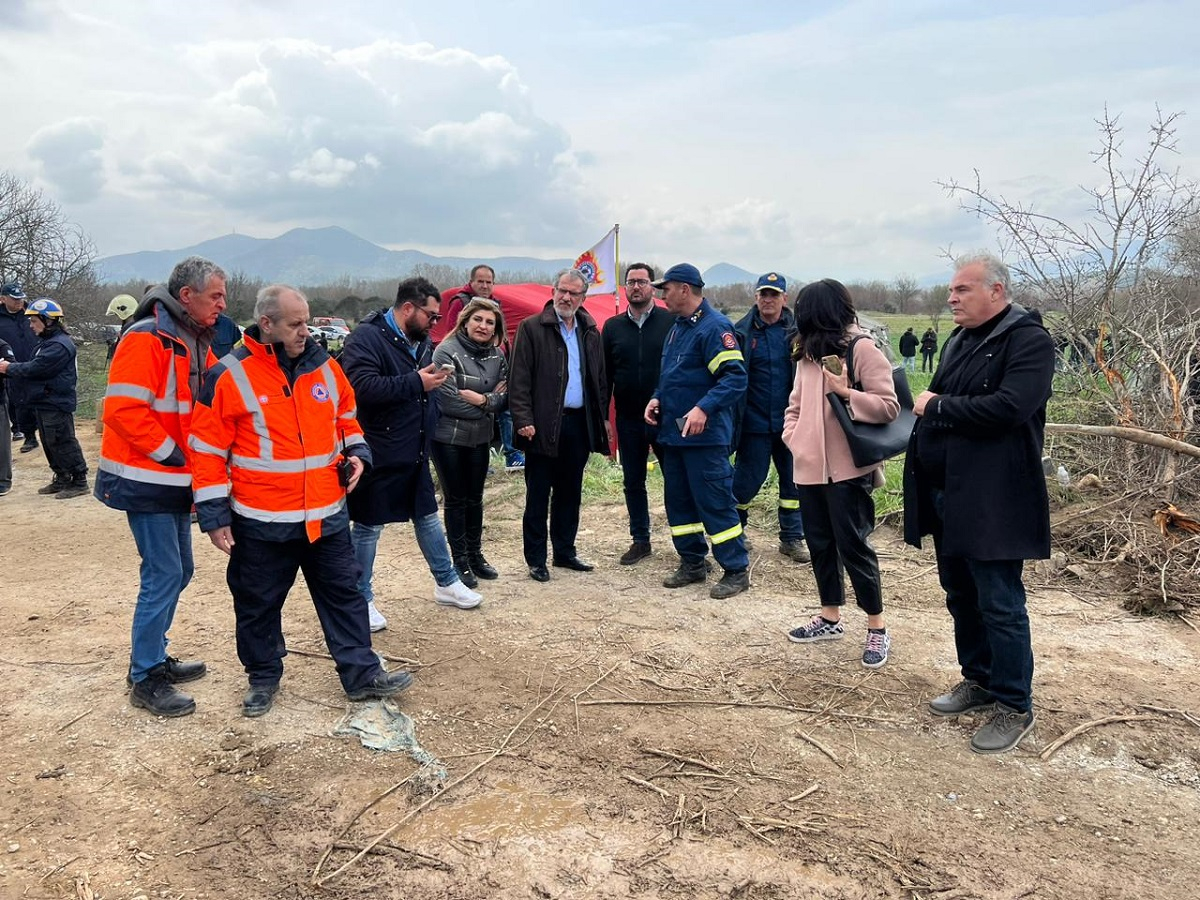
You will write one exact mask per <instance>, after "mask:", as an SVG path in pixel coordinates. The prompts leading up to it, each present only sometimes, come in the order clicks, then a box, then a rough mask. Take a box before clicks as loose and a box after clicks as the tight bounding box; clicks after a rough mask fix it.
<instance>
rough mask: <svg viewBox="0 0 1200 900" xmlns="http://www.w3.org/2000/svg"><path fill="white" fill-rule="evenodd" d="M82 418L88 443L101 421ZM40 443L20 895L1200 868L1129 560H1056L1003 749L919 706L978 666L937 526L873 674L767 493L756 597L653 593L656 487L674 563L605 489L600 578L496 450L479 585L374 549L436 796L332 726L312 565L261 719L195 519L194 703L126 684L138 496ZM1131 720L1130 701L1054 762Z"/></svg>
mask: <svg viewBox="0 0 1200 900" xmlns="http://www.w3.org/2000/svg"><path fill="white" fill-rule="evenodd" d="M80 435H81V437H82V438H83V440H84V443H85V449H86V450H87V451H88V453H89V457H90V458H92V459H95V458H96V456H97V452H98V443H99V442H98V436H97V435H96V434H95V433H94V431H93V430H92V425H91V423H90V422H81V423H80ZM15 467H16V483H15V486H14V488H13V491H12V493H11V494H10V495H8V496H7V497H5V498H3V499H0V523H2V537H3V539H2V540H0V579H2V583H3V598H4V599H3V602H2V603H0V630H2V631H3V633H4V634H6V635H7V638H6V639H5V640H4V643H3V649H2V650H0V672H2V673H3V675H4V680H3V684H2V686H0V735H2V741H0V773H2V774H3V779H4V780H3V782H0V835H2V839H0V896H2V897H5V898H9V897H11V898H18V897H21V898H59V897H68V898H103V900H118V898H121V900H133V898H146V900H149V898H155V897H164V898H189V900H191V898H275V897H282V898H299V897H319V896H324V897H330V898H358V897H364V898H365V897H370V898H379V897H404V898H409V900H423V898H464V900H465V898H584V897H589V898H590V897H598V898H617V897H636V898H669V897H688V898H690V897H699V898H709V897H734V898H793V897H794V898H877V897H901V898H911V900H918V898H940V900H949V898H975V897H978V898H1025V897H1032V898H1143V897H1155V898H1185V897H1186V898H1191V897H1194V896H1195V895H1196V891H1197V888H1196V883H1197V881H1198V880H1200V846H1198V845H1197V841H1196V836H1197V833H1198V832H1197V822H1198V821H1200V726H1198V725H1197V719H1196V716H1197V715H1200V702H1198V701H1197V696H1198V694H1200V666H1198V665H1197V663H1198V661H1200V634H1197V633H1196V632H1195V631H1193V630H1191V629H1189V628H1188V627H1187V626H1186V625H1185V624H1183V623H1181V622H1179V621H1177V620H1176V621H1171V620H1166V619H1141V618H1136V617H1134V616H1132V615H1130V614H1128V613H1126V612H1124V611H1122V610H1121V608H1120V602H1119V601H1120V598H1119V597H1114V596H1107V595H1106V594H1105V593H1104V583H1103V581H1101V582H1099V584H1098V585H1096V584H1093V585H1091V586H1090V587H1087V586H1085V585H1083V584H1081V583H1079V582H1076V581H1071V582H1065V581H1063V580H1062V579H1061V578H1060V577H1055V578H1050V577H1049V576H1048V574H1047V573H1046V571H1045V569H1044V568H1043V569H1042V570H1041V571H1039V572H1031V573H1030V576H1029V582H1030V586H1031V593H1030V611H1031V616H1032V619H1033V636H1034V650H1035V653H1036V655H1037V674H1036V677H1035V694H1036V703H1037V715H1038V725H1037V728H1036V730H1035V732H1034V733H1033V734H1032V735H1031V736H1030V737H1029V738H1028V739H1027V740H1026V741H1025V742H1024V744H1023V745H1022V746H1021V747H1020V748H1019V749H1018V750H1017V751H1015V752H1013V753H1011V754H1007V755H1004V756H1000V757H983V756H978V755H975V754H972V753H971V752H970V750H969V749H968V746H967V740H968V738H969V737H970V734H971V733H972V730H973V728H975V727H976V726H977V725H978V724H979V721H978V720H977V719H976V718H973V717H969V716H968V717H961V718H959V719H948V720H946V719H935V718H933V717H931V716H930V715H929V714H928V713H927V712H926V711H925V703H926V701H927V700H928V698H929V697H930V696H932V695H933V694H935V693H939V692H940V691H942V690H944V689H945V688H946V687H948V686H949V685H951V684H953V683H954V682H955V681H956V680H957V674H958V673H957V668H956V666H955V663H954V657H953V647H952V642H951V635H950V623H949V619H948V616H947V614H946V613H945V611H944V608H943V606H942V601H941V596H940V593H939V591H938V588H937V584H936V578H935V574H934V571H933V568H932V562H933V561H932V556H931V553H930V552H929V551H926V552H916V551H913V550H912V549H911V548H907V547H905V546H904V545H903V544H902V543H901V542H900V540H899V538H898V537H897V535H896V534H895V533H894V532H892V531H891V530H889V529H888V528H886V527H884V528H881V530H880V531H879V533H878V540H877V545H878V547H879V549H880V552H881V556H882V557H883V565H884V578H885V597H886V598H887V600H888V604H887V605H888V615H889V627H890V631H891V633H892V635H893V650H892V659H891V662H890V663H889V664H888V665H887V666H886V667H884V668H883V669H882V670H879V671H877V672H868V671H867V670H865V669H863V668H862V666H861V665H860V662H859V656H860V654H861V650H862V639H863V637H864V636H865V622H864V620H863V617H862V614H861V613H860V612H859V611H857V610H851V611H849V612H848V614H847V621H848V623H849V625H850V628H849V632H850V634H849V636H848V638H847V639H846V640H844V641H841V642H829V643H823V644H818V645H809V646H800V645H796V644H790V643H789V642H788V641H787V640H786V639H785V633H786V631H787V630H788V629H789V628H791V627H794V626H795V625H796V624H798V623H800V622H801V621H802V620H804V619H805V618H807V616H809V615H811V613H812V611H813V609H814V606H815V599H814V597H815V594H814V588H813V582H812V577H811V574H810V572H809V570H808V569H807V567H805V566H798V565H795V564H793V563H790V562H788V561H786V560H784V559H783V558H782V557H780V556H779V555H778V554H777V553H776V542H775V540H774V539H773V537H774V536H773V534H772V533H771V531H770V529H769V528H768V527H766V525H767V523H766V521H765V519H764V521H763V522H760V523H758V524H757V525H756V526H755V527H754V528H752V530H751V537H752V539H753V550H752V560H753V581H754V586H753V588H752V589H751V591H750V592H749V593H748V594H743V595H741V596H739V597H737V598H735V599H733V600H732V601H725V602H718V601H714V600H710V599H709V598H708V595H707V591H706V590H702V589H701V588H700V587H699V586H696V587H694V588H687V589H683V590H676V591H670V590H666V589H664V588H662V587H661V586H660V581H661V579H662V577H663V576H664V575H665V574H667V573H668V572H669V571H670V570H671V569H672V568H673V567H674V555H673V554H672V553H671V552H670V544H669V542H668V540H667V539H666V537H665V536H664V535H663V529H662V527H661V526H662V523H663V516H662V511H661V508H660V509H659V510H657V513H656V523H657V525H658V526H659V529H658V532H657V533H656V544H655V548H656V550H655V555H654V556H653V557H652V558H651V559H649V560H646V561H644V562H643V563H641V564H639V565H637V566H635V567H622V566H619V565H617V562H616V560H617V557H618V556H619V555H620V553H621V552H623V551H624V549H625V547H626V546H627V543H628V538H627V536H626V534H625V529H624V521H625V520H624V510H623V507H622V506H621V505H620V504H619V503H618V504H613V505H606V506H589V507H587V508H585V510H584V514H583V526H582V529H581V532H582V533H581V535H580V541H579V546H580V553H581V555H584V556H586V557H588V558H590V559H592V560H594V561H595V562H596V563H597V564H598V565H597V569H596V571H595V572H592V573H590V574H577V573H574V572H565V571H563V570H559V569H552V570H551V571H552V580H551V581H550V582H549V583H548V584H537V583H535V582H533V581H531V580H530V579H529V578H528V577H526V575H525V568H524V566H523V564H522V562H521V550H520V534H519V519H520V510H521V498H522V483H521V480H520V477H519V476H515V477H514V476H511V475H503V474H500V475H497V476H494V477H493V478H492V479H490V480H489V497H488V506H487V522H488V536H487V541H488V545H487V546H488V552H489V556H490V558H491V560H492V561H493V563H495V564H496V565H497V567H498V568H499V569H500V571H501V578H500V579H499V580H498V581H495V582H491V583H487V582H485V583H484V588H483V590H484V594H485V597H486V601H485V603H484V605H483V606H482V607H481V608H480V609H478V610H475V611H472V612H462V611H458V610H452V609H443V608H440V607H438V606H436V605H435V604H434V603H433V602H432V599H431V598H432V590H433V582H432V579H431V578H430V576H429V573H428V570H427V569H426V568H425V566H424V564H423V561H422V560H421V558H420V555H419V553H418V551H417V549H416V545H415V542H414V540H413V536H412V529H411V528H410V527H409V526H407V525H398V526H393V527H391V528H389V529H388V530H387V531H386V532H385V534H384V537H383V540H382V542H381V544H380V557H379V567H378V570H377V572H376V577H377V593H378V595H379V597H380V606H381V608H382V610H383V611H384V613H385V614H386V615H387V616H388V618H389V620H390V623H391V624H390V627H389V628H388V630H386V631H384V632H382V633H380V634H377V635H376V636H375V638H376V641H375V646H376V649H377V650H379V651H380V652H381V653H383V654H384V655H385V656H386V657H387V658H389V660H391V661H392V662H391V663H390V664H391V665H392V666H405V665H407V666H408V667H410V668H413V669H414V670H415V671H416V672H417V681H416V684H415V685H414V687H413V688H411V689H410V690H409V691H408V692H406V693H405V694H403V695H401V698H400V702H399V708H400V709H401V710H403V711H404V712H406V713H407V714H409V715H410V716H411V717H412V720H413V722H414V723H415V732H416V737H417V739H418V740H419V741H420V744H421V745H422V746H423V747H424V748H425V749H426V750H427V751H428V752H430V753H432V754H433V755H434V756H435V757H437V759H438V760H440V762H441V764H442V765H444V767H445V777H444V779H443V780H442V782H441V784H442V785H443V786H444V788H445V789H444V791H441V792H436V791H435V792H433V793H431V792H430V786H431V785H430V779H429V777H428V770H425V771H423V772H420V773H418V769H419V767H418V765H417V763H415V762H414V761H413V759H412V758H411V757H410V756H409V755H407V754H405V753H400V752H384V751H377V750H369V749H366V748H365V747H363V746H362V745H361V744H360V743H359V742H358V741H357V739H355V738H353V737H338V736H334V735H333V730H334V728H335V726H336V725H337V724H338V722H339V721H340V720H341V719H342V717H343V715H344V714H345V713H346V712H347V711H348V710H350V709H352V708H353V709H358V708H359V707H361V706H365V704H349V703H347V701H346V700H345V696H344V695H343V694H342V693H341V691H340V688H339V685H338V682H337V679H336V676H335V673H334V671H333V665H332V663H331V661H330V660H328V659H327V658H326V657H325V656H324V653H325V648H324V646H323V643H322V640H321V636H320V630H319V628H318V626H317V622H316V617H315V615H314V613H313V610H312V606H311V603H309V601H308V597H307V594H306V591H305V590H304V588H303V586H302V584H301V585H300V586H298V587H297V588H296V589H295V591H294V592H293V595H292V597H291V598H290V600H289V603H288V606H287V607H286V609H285V630H286V632H287V635H288V641H289V647H290V649H291V650H292V653H291V655H289V657H288V659H287V661H286V674H285V676H284V681H283V688H282V691H281V693H280V695H279V698H278V700H277V703H276V705H275V708H274V709H273V710H272V711H271V712H270V713H269V714H268V715H266V716H265V717H263V718H261V719H255V720H250V719H245V718H243V717H242V716H241V713H240V701H241V696H242V692H243V690H244V679H243V675H242V672H241V670H240V667H239V665H238V662H237V658H236V655H235V652H234V642H233V616H232V610H231V604H230V600H229V596H228V592H227V589H226V586H225V582H224V574H223V569H224V567H223V560H224V557H223V556H221V555H220V554H219V553H218V552H217V551H216V550H215V549H214V548H213V547H212V546H211V545H210V544H209V543H208V541H207V539H206V538H204V536H203V535H200V534H197V536H196V540H195V549H196V556H197V572H196V577H195V580H194V581H193V583H192V586H191V587H190V588H189V589H188V591H187V592H186V594H185V595H184V598H183V601H182V603H181V605H180V609H179V614H178V616H177V620H176V623H175V628H174V631H173V632H172V639H173V640H172V652H173V653H175V654H176V655H178V656H180V657H183V658H201V659H204V660H206V661H207V662H208V665H209V675H208V676H207V677H206V678H205V679H204V680H202V681H198V682H195V683H194V684H192V685H188V686H187V687H188V688H189V689H190V690H191V692H192V693H193V695H194V696H195V697H196V700H197V704H198V708H197V712H196V714H195V715H193V716H189V717H187V718H184V719H178V720H163V719H156V718H154V717H152V716H150V715H148V714H147V713H146V712H145V711H142V710H137V709H134V708H132V707H131V706H130V705H129V702H128V698H127V696H126V693H125V689H124V676H125V671H126V665H127V656H128V639H129V638H128V632H129V622H130V615H131V610H132V606H133V598H134V596H135V594H136V591H137V558H136V553H135V550H134V546H133V541H132V539H131V537H130V534H129V531H128V529H127V527H126V525H125V523H124V520H123V517H122V516H121V515H120V514H118V513H115V512H112V511H110V510H108V509H106V508H104V507H103V506H101V505H100V504H99V503H97V502H96V501H95V500H93V499H91V498H83V499H78V500H72V501H63V502H59V501H56V500H54V499H53V498H49V497H41V496H38V495H37V494H36V489H37V488H38V487H40V486H41V485H43V484H44V483H45V482H46V480H47V470H46V468H45V460H44V457H43V455H42V454H41V453H40V452H38V453H34V454H28V455H19V454H18V455H17V459H16V461H15ZM1063 577H1065V576H1063ZM1064 587H1065V588H1066V589H1064ZM1085 587H1087V589H1086V590H1085ZM401 660H410V661H413V662H412V663H403V662H401ZM1163 710H1176V711H1184V712H1186V713H1189V714H1190V715H1191V716H1192V719H1191V721H1190V722H1189V721H1188V720H1187V719H1186V718H1184V717H1182V716H1180V715H1178V714H1171V713H1168V712H1163ZM1108 716H1134V717H1136V718H1135V719H1134V720H1132V721H1122V722H1113V723H1107V724H1102V725H1098V726H1096V727H1093V728H1090V729H1088V730H1086V731H1085V732H1084V733H1083V734H1081V735H1080V736H1079V737H1078V738H1076V739H1075V740H1073V741H1071V742H1070V743H1068V744H1066V745H1065V746H1063V747H1062V748H1061V749H1059V750H1057V752H1055V753H1053V754H1052V755H1051V756H1050V757H1049V758H1047V759H1042V758H1041V756H1040V754H1041V753H1042V751H1044V750H1046V749H1047V748H1048V747H1049V746H1050V745H1051V743H1052V742H1053V741H1054V740H1055V739H1056V738H1058V737H1060V736H1061V735H1063V734H1064V733H1066V732H1068V731H1070V730H1071V729H1073V728H1075V727H1076V726H1079V725H1081V724H1084V723H1087V722H1091V721H1093V720H1096V719H1100V718H1103V717H1108ZM414 773H418V774H419V777H410V776H414ZM398 785H399V787H397V786H398ZM393 788H395V790H394V791H391V792H390V793H388V792H389V790H390V789H393ZM372 801H377V802H375V803H374V805H372V806H370V808H369V809H367V807H368V805H369V804H371V803H372ZM421 804H427V805H425V806H424V807H423V808H421ZM376 839H379V841H378V846H377V847H375V849H374V851H373V852H372V853H370V854H368V855H364V856H362V857H361V858H358V859H355V854H356V851H357V850H358V849H361V848H363V847H365V846H367V844H368V843H370V842H374V841H375V840H376ZM326 854H328V855H327V856H326ZM352 860H353V861H352ZM346 864H349V865H348V867H347V868H345V869H344V871H341V872H340V874H336V873H337V871H338V870H339V868H340V867H342V866H344V865H346ZM318 867H319V868H320V877H321V878H327V880H325V881H324V882H323V884H322V886H320V887H318V886H315V885H314V873H315V872H317V870H318ZM329 876H333V877H329Z"/></svg>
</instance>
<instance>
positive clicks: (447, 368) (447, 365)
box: [440, 363, 454, 375]
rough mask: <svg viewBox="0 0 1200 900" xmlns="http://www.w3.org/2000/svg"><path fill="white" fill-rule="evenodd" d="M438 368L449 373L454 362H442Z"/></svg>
mask: <svg viewBox="0 0 1200 900" xmlns="http://www.w3.org/2000/svg"><path fill="white" fill-rule="evenodd" d="M440 368H441V370H442V371H443V372H445V373H446V374H447V375H449V374H451V373H452V372H453V371H454V363H442V365H441V366H440Z"/></svg>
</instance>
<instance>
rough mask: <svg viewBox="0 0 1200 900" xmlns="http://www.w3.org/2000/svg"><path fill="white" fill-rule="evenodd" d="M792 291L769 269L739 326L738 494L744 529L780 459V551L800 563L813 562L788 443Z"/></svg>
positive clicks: (735, 493) (735, 483)
mask: <svg viewBox="0 0 1200 900" xmlns="http://www.w3.org/2000/svg"><path fill="white" fill-rule="evenodd" d="M786 294H787V281H786V279H784V277H783V276H782V275H780V274H778V273H776V272H768V273H767V274H766V275H764V276H762V277H761V278H760V279H758V286H757V287H756V289H755V292H754V297H755V305H754V306H753V307H752V308H751V309H750V312H748V313H746V315H745V316H743V317H742V319H741V320H740V321H739V322H738V323H737V325H735V326H734V329H735V330H736V331H737V336H738V341H739V342H740V343H741V345H742V353H743V354H745V357H746V370H747V377H748V384H747V387H746V402H745V405H744V409H743V412H742V421H741V436H740V438H739V440H738V445H737V459H736V460H735V462H734V467H733V496H734V499H736V500H737V504H738V516H739V517H740V518H741V520H742V525H743V527H744V526H745V524H746V518H747V512H748V511H749V509H750V503H751V501H753V500H754V498H755V497H756V496H757V495H758V492H759V489H760V488H762V486H763V482H764V481H766V479H767V472H768V471H769V470H770V467H771V463H772V462H774V463H775V473H776V474H777V475H778V476H779V552H780V553H782V554H783V555H784V556H787V557H789V558H791V559H794V560H795V561H796V562H808V558H809V557H808V548H807V547H806V546H804V522H803V520H802V519H801V517H800V491H799V490H798V489H797V487H796V483H795V482H794V481H793V480H792V478H793V474H792V454H791V451H789V450H788V448H787V444H785V443H784V442H783V414H784V412H785V411H786V410H787V405H788V397H789V395H790V394H791V392H792V380H793V378H794V376H795V365H794V364H793V363H792V354H791V338H792V312H791V310H789V309H788V308H787V306H786V305H785V304H786V301H787V297H786Z"/></svg>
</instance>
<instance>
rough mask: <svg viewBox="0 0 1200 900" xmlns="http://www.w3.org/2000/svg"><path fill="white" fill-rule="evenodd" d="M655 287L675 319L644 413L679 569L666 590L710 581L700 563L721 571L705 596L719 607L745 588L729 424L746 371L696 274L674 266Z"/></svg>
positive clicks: (740, 396) (727, 327)
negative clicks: (657, 449)
mask: <svg viewBox="0 0 1200 900" xmlns="http://www.w3.org/2000/svg"><path fill="white" fill-rule="evenodd" d="M654 287H655V288H657V289H659V290H661V291H662V292H663V302H664V303H666V306H667V309H668V310H669V311H670V312H672V313H674V314H675V315H676V316H677V317H678V318H677V319H676V320H675V324H674V325H672V326H671V330H670V331H669V332H668V333H667V339H666V342H665V343H664V344H663V356H662V374H661V375H660V377H659V382H658V390H657V391H656V392H655V394H654V397H653V398H651V400H650V402H649V403H648V404H647V405H646V421H647V423H649V424H652V425H658V426H659V430H658V442H659V445H660V446H661V447H662V449H663V457H662V469H663V482H664V494H665V500H666V506H667V521H668V522H669V523H670V525H671V538H672V541H673V542H674V544H675V550H676V551H677V552H678V553H679V556H680V564H679V568H678V569H677V570H676V571H675V572H674V573H673V574H672V575H669V576H668V577H667V578H665V579H664V580H663V586H664V587H670V588H674V587H682V586H683V585H686V584H692V583H694V582H701V581H704V580H705V579H706V578H707V573H708V565H707V562H706V560H705V556H706V555H707V553H708V544H707V543H705V540H704V535H705V534H707V535H708V537H709V540H711V541H712V550H713V556H714V557H715V558H716V560H717V562H718V563H719V564H720V565H721V568H722V569H724V570H725V574H724V576H723V577H722V578H721V580H720V581H719V582H718V583H717V584H715V585H713V588H712V590H711V591H710V592H709V596H711V597H713V598H715V599H718V600H719V599H723V598H726V597H732V596H734V595H735V594H740V593H741V592H742V591H744V590H746V589H747V588H749V587H750V572H749V564H750V559H749V556H748V555H747V553H746V544H745V540H744V538H743V537H742V523H741V520H740V519H739V518H738V513H737V503H736V501H735V500H734V498H733V468H732V467H731V466H730V465H729V454H730V444H731V443H732V442H733V416H734V410H735V408H736V406H737V405H738V404H739V403H740V402H741V401H742V399H743V397H744V396H745V393H746V363H745V361H744V359H743V357H742V351H741V349H740V348H739V346H738V342H737V338H736V337H735V335H734V332H733V325H732V324H731V323H730V321H729V319H727V318H726V317H725V316H723V315H722V314H721V313H719V312H717V310H715V309H714V308H713V307H712V306H710V305H709V303H708V301H707V300H705V299H704V295H703V293H702V292H701V290H702V288H703V287H704V281H703V280H702V279H701V278H700V271H699V270H698V269H697V268H696V267H695V266H692V265H688V264H687V263H680V264H679V265H676V266H672V267H671V268H670V269H668V270H667V271H666V273H665V274H664V275H663V277H662V279H661V280H660V281H656V282H655V283H654Z"/></svg>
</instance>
